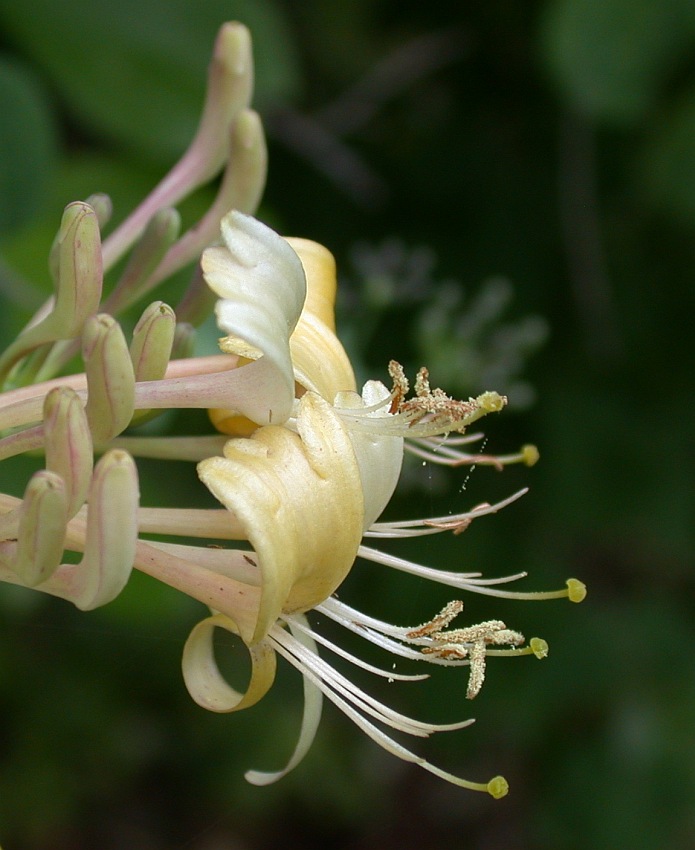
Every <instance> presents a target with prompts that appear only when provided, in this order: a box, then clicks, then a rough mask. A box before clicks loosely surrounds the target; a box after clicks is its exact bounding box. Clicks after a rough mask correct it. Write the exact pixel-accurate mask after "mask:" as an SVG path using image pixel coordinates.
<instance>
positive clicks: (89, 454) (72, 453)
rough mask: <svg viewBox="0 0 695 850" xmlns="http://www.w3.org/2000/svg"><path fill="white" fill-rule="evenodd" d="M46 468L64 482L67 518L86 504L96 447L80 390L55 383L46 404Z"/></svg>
mask: <svg viewBox="0 0 695 850" xmlns="http://www.w3.org/2000/svg"><path fill="white" fill-rule="evenodd" d="M43 415H44V451H45V453H46V468H47V469H49V470H51V471H52V472H55V473H56V474H58V475H59V476H60V477H61V479H62V480H63V482H64V483H65V491H66V499H67V516H68V519H70V518H71V517H73V516H74V515H75V514H76V513H77V511H78V510H79V509H80V508H81V507H82V505H83V504H84V501H85V499H86V498H87V491H88V490H89V482H90V480H91V477H92V464H93V448H92V435H91V433H90V431H89V424H88V422H87V415H86V413H85V410H84V406H83V403H82V401H81V400H80V398H79V396H78V395H77V393H76V392H75V391H74V390H72V389H70V388H69V387H56V388H55V389H53V390H51V391H50V392H49V393H48V395H47V396H46V400H45V401H44V405H43Z"/></svg>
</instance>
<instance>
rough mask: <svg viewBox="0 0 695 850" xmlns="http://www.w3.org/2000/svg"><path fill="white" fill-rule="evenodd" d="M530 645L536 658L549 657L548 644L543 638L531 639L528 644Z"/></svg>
mask: <svg viewBox="0 0 695 850" xmlns="http://www.w3.org/2000/svg"><path fill="white" fill-rule="evenodd" d="M528 645H529V646H530V647H531V652H533V654H534V655H535V656H536V658H546V657H547V655H548V644H547V642H546V641H544V640H543V638H537V637H534V638H531V640H530V641H529V642H528Z"/></svg>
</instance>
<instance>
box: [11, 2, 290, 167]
mask: <svg viewBox="0 0 695 850" xmlns="http://www.w3.org/2000/svg"><path fill="white" fill-rule="evenodd" d="M234 19H238V20H241V21H242V22H243V23H245V24H246V25H247V26H249V28H250V29H251V32H252V35H253V37H254V53H255V60H256V81H257V86H256V89H257V94H256V97H255V100H254V102H255V105H256V106H258V107H259V108H261V109H262V108H264V107H267V106H268V105H269V104H274V103H278V102H282V101H285V100H286V99H288V98H289V97H291V96H292V94H293V93H294V90H295V88H296V86H297V84H298V70H297V64H296V61H295V58H294V54H293V50H292V43H291V40H290V37H289V35H288V31H287V27H286V25H285V22H284V19H283V17H282V16H281V14H280V12H279V10H278V8H277V7H276V6H275V5H274V3H273V2H272V0H205V2H201V3H191V2H190V0H121V2H119V3H113V2H111V0H90V2H88V3H79V4H78V3H62V2H58V3H56V2H54V0H35V2H33V3H32V7H31V14H27V12H26V9H24V8H22V7H21V5H20V4H17V3H16V2H15V0H0V23H2V24H3V25H4V26H5V28H6V29H7V30H8V31H9V32H10V33H11V35H12V37H13V39H14V40H15V41H16V42H17V43H18V44H19V46H21V48H22V49H24V50H25V51H26V52H27V54H28V55H29V56H30V57H31V58H32V59H33V60H35V61H36V62H37V63H38V64H39V65H40V66H41V67H42V69H43V70H44V71H45V72H47V73H48V74H49V75H50V77H51V81H52V83H53V85H55V87H56V88H57V89H58V91H59V92H60V94H61V95H62V97H63V98H64V99H65V101H66V102H67V104H68V105H69V107H70V109H71V110H72V111H73V112H74V113H75V114H76V115H77V116H78V119H79V120H81V121H83V122H84V123H85V125H86V126H87V127H89V128H90V129H91V130H92V131H94V132H96V133H98V134H99V135H101V136H103V137H105V138H108V139H110V140H113V141H116V142H118V143H121V144H124V145H126V146H128V147H129V148H131V149H134V150H137V151H138V153H139V154H140V155H142V154H145V155H147V156H149V157H150V158H153V159H155V160H156V161H158V162H163V161H167V162H170V161H171V160H173V159H175V158H178V156H180V154H181V153H182V152H183V151H184V150H185V148H186V147H187V145H188V143H189V141H190V140H191V138H192V136H193V133H194V132H195V128H196V126H197V123H198V118H199V116H200V112H201V108H202V103H203V92H204V85H205V79H206V68H207V64H208V62H209V59H210V56H211V53H212V47H213V42H214V39H215V35H216V33H217V30H218V29H219V27H220V25H221V24H222V23H224V22H225V21H227V20H234ZM39 22H40V25H39Z"/></svg>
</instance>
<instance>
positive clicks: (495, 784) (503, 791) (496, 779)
mask: <svg viewBox="0 0 695 850" xmlns="http://www.w3.org/2000/svg"><path fill="white" fill-rule="evenodd" d="M487 793H488V794H489V795H490V796H491V797H493V798H494V799H495V800H501V799H502V797H506V796H507V794H508V793H509V783H508V782H507V780H506V779H505V778H504V776H493V777H492V779H491V780H490V781H489V782H488V784H487Z"/></svg>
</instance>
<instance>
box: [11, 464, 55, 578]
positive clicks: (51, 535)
mask: <svg viewBox="0 0 695 850" xmlns="http://www.w3.org/2000/svg"><path fill="white" fill-rule="evenodd" d="M66 508H67V498H66V493H65V485H64V483H63V480H62V479H61V477H60V476H59V475H56V474H55V473H54V472H49V471H48V470H41V471H40V472H37V473H35V474H34V475H33V476H32V478H31V479H30V480H29V483H28V484H27V488H26V490H25V491H24V501H23V502H22V505H21V507H20V509H19V511H20V516H19V530H18V532H17V556H16V561H15V564H14V571H15V573H16V574H17V577H18V578H19V580H20V582H21V583H22V584H23V585H25V586H26V587H35V586H36V585H37V584H40V583H41V582H43V581H45V580H46V579H48V578H49V577H50V576H51V575H52V574H53V573H54V572H55V570H56V568H57V567H58V565H59V564H60V560H61V557H62V554H63V545H64V541H65V526H66V522H67V512H66Z"/></svg>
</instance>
